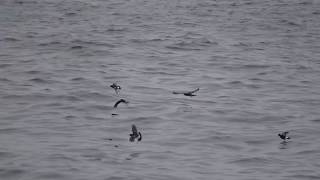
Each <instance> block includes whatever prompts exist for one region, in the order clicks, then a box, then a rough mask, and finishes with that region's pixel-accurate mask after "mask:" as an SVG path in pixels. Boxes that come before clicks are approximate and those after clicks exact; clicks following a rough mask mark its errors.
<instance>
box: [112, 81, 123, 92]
mask: <svg viewBox="0 0 320 180" xmlns="http://www.w3.org/2000/svg"><path fill="white" fill-rule="evenodd" d="M110 87H112V88H113V89H114V91H115V92H116V93H117V94H119V91H120V89H121V87H120V86H119V85H118V84H117V83H113V84H111V85H110Z"/></svg>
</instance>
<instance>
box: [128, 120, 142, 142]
mask: <svg viewBox="0 0 320 180" xmlns="http://www.w3.org/2000/svg"><path fill="white" fill-rule="evenodd" d="M129 135H130V138H129V141H130V142H134V141H135V139H136V138H138V141H141V140H142V135H141V133H140V132H138V130H137V127H136V125H134V124H132V134H129Z"/></svg>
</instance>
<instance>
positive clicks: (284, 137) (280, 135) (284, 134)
mask: <svg viewBox="0 0 320 180" xmlns="http://www.w3.org/2000/svg"><path fill="white" fill-rule="evenodd" d="M288 133H289V132H288V131H285V132H283V133H280V134H278V136H279V137H280V138H281V139H282V140H284V141H286V140H288V139H290V137H288V136H287V134H288Z"/></svg>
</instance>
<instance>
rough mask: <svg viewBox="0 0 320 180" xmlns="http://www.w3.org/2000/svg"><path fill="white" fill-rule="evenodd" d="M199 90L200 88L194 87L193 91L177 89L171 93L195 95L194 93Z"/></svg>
mask: <svg viewBox="0 0 320 180" xmlns="http://www.w3.org/2000/svg"><path fill="white" fill-rule="evenodd" d="M199 90H200V88H197V89H195V90H193V91H180V92H179V91H173V92H172V93H173V94H183V95H185V96H196V95H195V94H194V93H195V92H197V91H199Z"/></svg>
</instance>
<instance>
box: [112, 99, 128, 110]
mask: <svg viewBox="0 0 320 180" xmlns="http://www.w3.org/2000/svg"><path fill="white" fill-rule="evenodd" d="M120 103H125V104H128V103H129V101H126V100H124V99H120V100H119V101H117V102H116V103H115V104H114V106H113V107H114V108H117V107H118V104H120Z"/></svg>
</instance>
